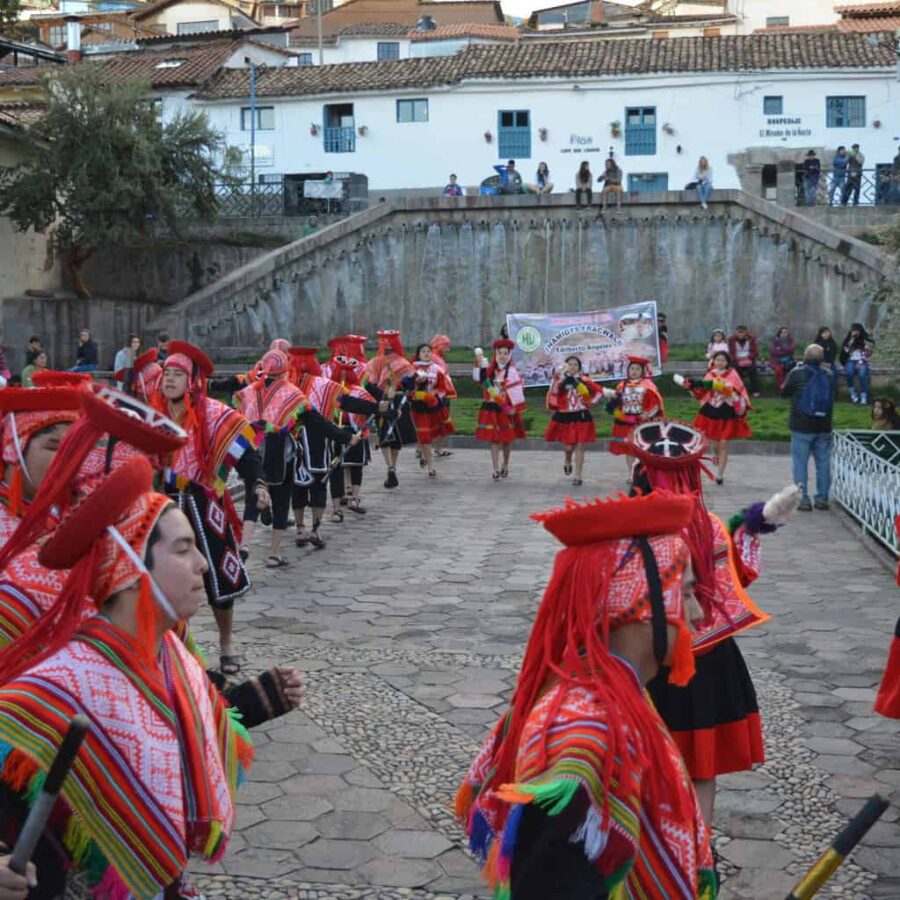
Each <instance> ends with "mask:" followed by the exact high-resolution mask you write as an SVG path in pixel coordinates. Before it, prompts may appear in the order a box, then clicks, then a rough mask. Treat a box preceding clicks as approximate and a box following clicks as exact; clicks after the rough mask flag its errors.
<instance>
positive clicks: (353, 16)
mask: <svg viewBox="0 0 900 900" xmlns="http://www.w3.org/2000/svg"><path fill="white" fill-rule="evenodd" d="M422 16H431V17H432V18H433V19H434V22H435V24H436V25H454V24H458V23H466V24H475V23H478V24H488V25H502V24H504V22H505V19H504V17H503V10H502V9H501V7H500V3H499V0H439V2H422V0H348V2H347V3H343V4H342V5H341V6H335V7H334V8H333V9H330V10H328V12H326V13H323V14H322V33H323V34H324V35H332V34H337V33H339V32H340V31H341V30H342V29H345V28H347V27H348V26H352V25H361V24H368V25H371V24H374V23H389V24H393V25H405V26H406V27H407V28H412V27H413V26H414V25H415V24H416V22H418V21H419V19H420V18H421V17H422ZM317 28H318V25H317V22H316V16H309V17H307V18H305V19H301V21H300V23H299V24H298V26H297V27H296V28H295V29H294V31H293V35H294V36H295V37H296V38H298V39H299V40H304V39H307V38H310V37H315V36H316V34H317Z"/></svg>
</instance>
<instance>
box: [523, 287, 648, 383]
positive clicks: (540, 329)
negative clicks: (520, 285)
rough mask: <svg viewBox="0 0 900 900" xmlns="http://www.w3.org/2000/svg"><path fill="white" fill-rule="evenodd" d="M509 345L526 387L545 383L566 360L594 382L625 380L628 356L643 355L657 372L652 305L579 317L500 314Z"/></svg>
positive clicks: (585, 314)
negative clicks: (569, 358)
mask: <svg viewBox="0 0 900 900" xmlns="http://www.w3.org/2000/svg"><path fill="white" fill-rule="evenodd" d="M506 326H507V328H508V329H509V336H510V338H511V339H512V340H513V341H515V344H516V346H515V349H514V350H513V362H514V363H515V365H516V368H517V369H518V370H519V373H520V374H521V376H522V378H523V380H524V382H525V386H526V387H540V386H541V385H548V384H550V379H551V377H552V375H553V371H554V369H558V368H559V367H560V366H562V364H563V363H564V362H565V359H566V357H567V356H577V357H579V358H580V359H581V369H582V371H583V372H584V374H585V375H590V376H591V378H593V379H594V380H595V381H619V380H621V379H622V378H624V377H625V371H626V369H627V366H628V363H627V358H628V357H629V356H644V357H646V358H647V359H649V360H650V362H651V363H652V365H653V374H654V375H658V374H659V373H660V372H661V371H662V367H661V365H660V359H659V339H658V335H657V331H656V301H655V300H648V301H646V302H643V303H633V304H631V305H630V306H617V307H613V308H612V309H598V310H595V311H594V312H579V313H543V314H535V313H511V314H508V315H507V316H506Z"/></svg>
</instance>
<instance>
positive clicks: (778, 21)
mask: <svg viewBox="0 0 900 900" xmlns="http://www.w3.org/2000/svg"><path fill="white" fill-rule="evenodd" d="M790 24H791V17H790V16H767V17H766V28H774V27H775V26H777V25H790Z"/></svg>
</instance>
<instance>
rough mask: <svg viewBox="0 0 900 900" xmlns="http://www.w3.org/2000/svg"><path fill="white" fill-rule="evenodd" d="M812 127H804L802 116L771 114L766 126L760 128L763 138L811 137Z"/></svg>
mask: <svg viewBox="0 0 900 900" xmlns="http://www.w3.org/2000/svg"><path fill="white" fill-rule="evenodd" d="M811 135H812V129H811V128H803V118H802V117H801V116H770V117H769V118H767V119H766V127H765V128H760V129H759V136H760V137H761V138H789V137H810V136H811Z"/></svg>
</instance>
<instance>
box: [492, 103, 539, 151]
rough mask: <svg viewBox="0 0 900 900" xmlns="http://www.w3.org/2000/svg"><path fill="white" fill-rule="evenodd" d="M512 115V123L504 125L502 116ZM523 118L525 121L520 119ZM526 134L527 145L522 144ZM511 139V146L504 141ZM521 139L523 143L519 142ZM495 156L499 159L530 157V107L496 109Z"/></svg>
mask: <svg viewBox="0 0 900 900" xmlns="http://www.w3.org/2000/svg"><path fill="white" fill-rule="evenodd" d="M504 116H512V123H513V124H512V125H504V124H503V117H504ZM523 117H524V118H525V123H524V124H522V122H521V121H520V120H521V119H522V118H523ZM526 134H527V138H528V146H527V147H525V145H524V138H525V136H526ZM510 140H512V142H513V146H510V145H509V144H508V143H506V144H504V142H505V141H507V142H508V141H510ZM520 141H523V143H519V142H520ZM497 156H498V158H501V159H515V160H519V159H531V110H530V109H498V110H497Z"/></svg>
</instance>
